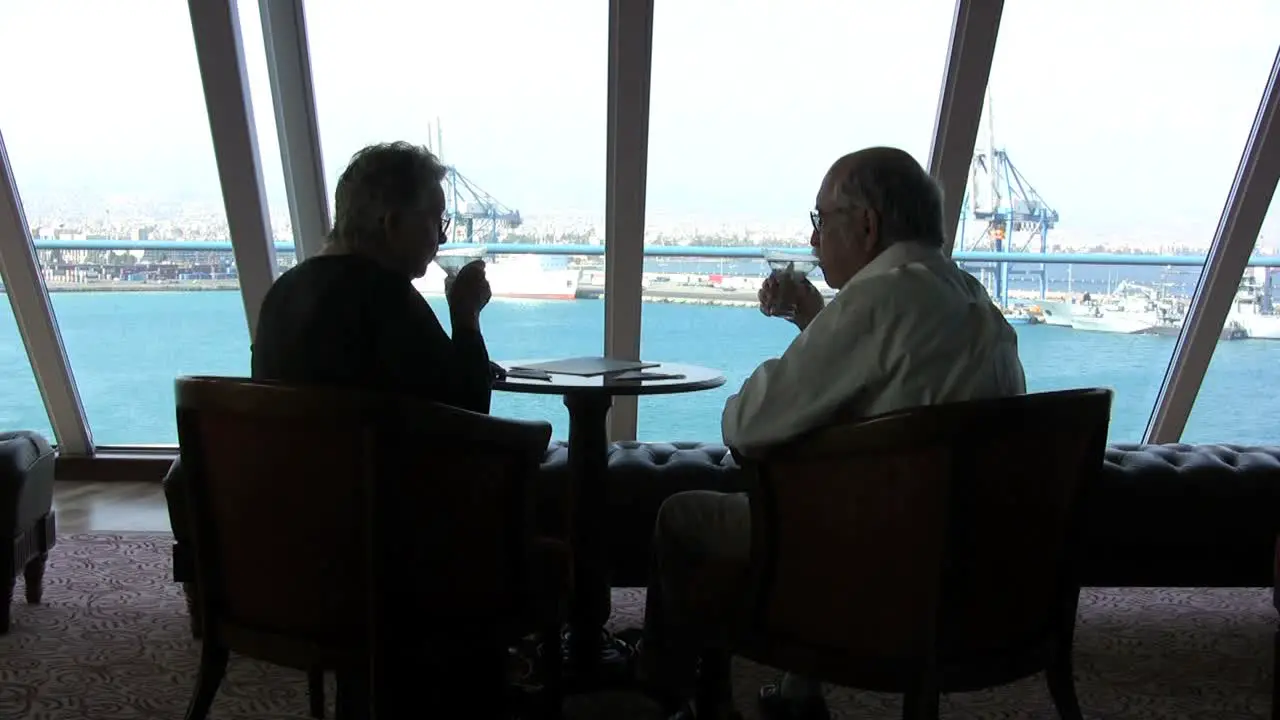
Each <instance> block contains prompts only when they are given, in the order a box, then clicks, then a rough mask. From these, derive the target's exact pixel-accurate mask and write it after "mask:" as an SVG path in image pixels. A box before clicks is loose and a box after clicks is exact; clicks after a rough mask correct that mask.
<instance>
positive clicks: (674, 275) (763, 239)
mask: <svg viewBox="0 0 1280 720" xmlns="http://www.w3.org/2000/svg"><path fill="white" fill-rule="evenodd" d="M954 10H955V3H954V2H951V1H950V0H912V1H911V2H893V3H850V2H842V1H841V0H814V1H813V2H804V3H780V2H748V3H741V2H733V1H731V0H717V1H709V2H696V3H687V2H686V3H680V2H674V1H672V0H659V2H658V3H657V8H656V11H655V15H656V16H655V20H654V33H653V35H654V37H653V90H652V100H651V103H652V110H651V119H650V122H649V132H650V139H649V181H648V198H647V215H648V217H647V222H646V228H645V234H646V242H647V243H649V244H667V245H672V244H691V245H700V246H706V245H715V246H725V247H741V246H748V247H751V246H756V247H758V246H761V245H768V246H779V245H790V244H795V245H804V246H806V247H807V243H808V238H809V232H810V229H811V228H810V225H809V216H808V213H809V210H810V209H811V208H812V207H813V200H814V196H815V194H816V193H817V190H818V185H819V183H820V182H821V180H822V176H823V174H824V173H825V172H826V171H827V168H828V167H829V166H830V165H831V163H832V162H833V161H835V160H836V159H837V158H838V157H840V156H841V155H843V154H845V153H848V152H852V151H854V150H857V149H859V148H862V147H866V146H869V145H895V146H898V147H901V148H903V149H905V150H907V151H908V152H910V153H911V154H913V155H914V156H916V157H917V158H918V159H920V160H921V161H922V162H924V161H925V159H926V157H927V155H928V151H929V143H930V136H931V133H932V131H933V124H934V114H935V112H936V110H937V105H938V91H939V87H940V83H941V80H942V73H943V69H944V63H945V60H946V55H947V53H946V48H947V42H948V37H949V35H950V30H951V20H952V15H953V13H954ZM886 63H889V64H891V65H892V67H893V71H892V72H887V71H885V67H886ZM645 270H646V272H647V274H648V275H649V278H650V279H651V280H654V281H657V282H656V283H651V284H650V288H651V290H652V292H651V293H650V295H651V299H653V300H655V301H656V300H660V299H663V298H666V297H671V296H672V295H692V296H693V297H694V300H693V301H692V302H693V303H694V304H684V303H679V304H677V303H671V304H665V303H659V302H650V303H646V305H645V306H644V315H643V322H642V332H641V350H642V354H643V356H644V357H645V358H646V359H651V360H667V361H672V362H688V363H694V364H698V365H704V366H709V367H713V368H717V369H719V370H721V371H722V372H723V374H724V375H725V377H726V378H727V380H728V382H727V383H726V385H725V386H724V387H723V388H721V389H720V390H717V391H710V392H703V393H696V394H691V395H678V396H673V397H665V398H653V399H650V398H643V399H642V400H641V401H640V418H639V435H640V439H642V440H674V439H695V440H716V439H718V438H719V437H720V409H721V407H722V406H723V404H724V400H725V398H726V397H727V396H728V395H729V394H730V393H732V392H734V391H736V390H737V389H738V387H739V386H740V385H741V384H742V381H743V380H745V379H746V377H747V375H749V374H750V372H751V371H752V370H753V369H754V368H755V366H756V365H757V364H759V363H760V362H761V361H762V360H764V359H766V358H768V357H771V356H775V355H777V354H778V353H781V352H782V351H783V349H785V348H786V346H787V343H788V342H790V340H791V338H792V337H794V335H795V329H794V328H792V327H790V326H789V325H787V323H785V322H784V321H781V320H777V319H771V318H766V317H764V316H763V315H761V314H760V313H759V312H757V311H756V310H755V309H752V308H751V307H742V306H741V305H743V304H745V305H751V303H750V301H749V298H750V297H752V296H754V294H755V290H756V285H758V283H759V281H760V279H761V278H762V277H763V275H764V273H765V270H766V268H765V264H764V262H763V261H762V260H758V259H755V260H736V261H735V260H694V259H671V260H661V261H659V260H655V259H650V260H649V261H648V262H647V263H646V268H645ZM726 277H727V278H728V280H726V279H725V278H726ZM819 284H820V285H821V283H820V282H819ZM744 299H746V300H745V302H743V300H744ZM713 300H714V301H715V302H719V303H725V302H734V301H739V302H737V303H736V304H737V305H739V306H736V307H735V306H723V305H706V304H704V303H707V302H711V301H713Z"/></svg>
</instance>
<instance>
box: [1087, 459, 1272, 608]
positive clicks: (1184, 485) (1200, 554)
mask: <svg viewBox="0 0 1280 720" xmlns="http://www.w3.org/2000/svg"><path fill="white" fill-rule="evenodd" d="M1088 508H1089V517H1088V528H1089V531H1088V534H1087V536H1086V538H1087V539H1086V544H1085V547H1084V549H1083V552H1084V556H1083V566H1082V570H1083V572H1084V578H1083V580H1084V584H1085V585H1090V586H1150V587H1271V586H1272V582H1273V577H1272V574H1273V564H1274V559H1275V541H1276V532H1277V529H1280V447H1249V446H1241V445H1183V444H1178V445H1145V446H1144V445H1135V444H1126V445H1112V446H1111V447H1110V448H1108V450H1107V457H1106V464H1105V466H1104V470H1103V479H1102V483H1101V485H1100V487H1099V488H1098V490H1097V494H1096V497H1094V498H1092V499H1091V500H1090V501H1089V503H1088Z"/></svg>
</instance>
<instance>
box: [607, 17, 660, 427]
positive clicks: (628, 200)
mask: <svg viewBox="0 0 1280 720" xmlns="http://www.w3.org/2000/svg"><path fill="white" fill-rule="evenodd" d="M653 4H654V0H610V1H609V95H608V103H609V113H608V144H607V150H606V155H607V170H606V178H605V195H606V200H605V238H606V242H605V250H604V265H605V294H604V352H605V355H607V356H609V357H616V358H625V359H631V360H638V359H639V358H640V317H641V310H642V302H641V297H640V292H641V280H642V278H643V275H644V223H645V188H646V183H647V182H648V158H649V87H650V84H651V83H650V81H651V79H652V69H653V63H652V60H653ZM636 407H637V404H636V399H635V398H634V397H620V398H617V400H616V402H615V403H614V406H613V411H612V412H611V413H610V414H609V437H610V439H611V440H634V439H635V437H636Z"/></svg>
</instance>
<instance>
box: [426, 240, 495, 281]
mask: <svg viewBox="0 0 1280 720" xmlns="http://www.w3.org/2000/svg"><path fill="white" fill-rule="evenodd" d="M486 255H488V250H487V249H486V248H485V247H484V246H483V245H471V246H467V245H455V246H453V247H445V248H440V250H438V251H437V252H436V265H439V266H440V269H441V270H444V275H445V278H444V288H445V292H448V290H449V286H451V285H453V280H454V278H456V277H458V273H459V272H460V271H461V270H462V268H464V267H466V266H467V265H470V264H471V263H473V262H475V261H477V260H483V259H484V257H485V256H486Z"/></svg>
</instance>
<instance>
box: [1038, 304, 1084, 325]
mask: <svg viewBox="0 0 1280 720" xmlns="http://www.w3.org/2000/svg"><path fill="white" fill-rule="evenodd" d="M1036 307H1038V308H1040V317H1041V318H1042V319H1043V321H1044V324H1045V325H1057V326H1059V327H1071V317H1072V315H1074V314H1075V307H1076V305H1075V304H1073V303H1070V302H1065V301H1061V302H1060V301H1054V300H1040V301H1037V302H1036Z"/></svg>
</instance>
